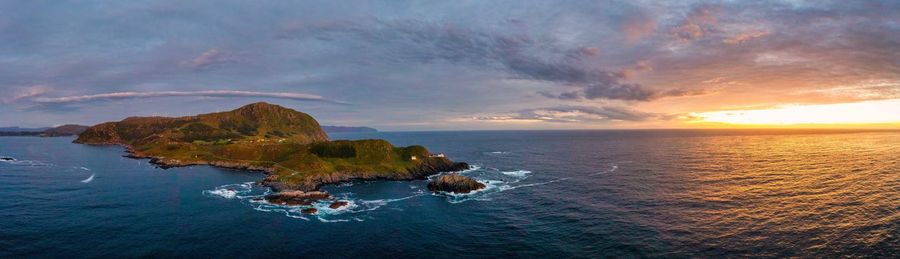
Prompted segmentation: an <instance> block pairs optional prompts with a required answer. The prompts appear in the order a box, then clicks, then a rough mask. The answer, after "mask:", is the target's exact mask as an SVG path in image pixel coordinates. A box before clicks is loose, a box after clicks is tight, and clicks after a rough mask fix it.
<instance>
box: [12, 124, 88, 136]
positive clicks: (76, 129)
mask: <svg viewBox="0 0 900 259" xmlns="http://www.w3.org/2000/svg"><path fill="white" fill-rule="evenodd" d="M87 128H88V126H83V125H75V124H66V125H62V126H59V127H53V128H20V127H4V128H0V136H33V137H64V136H74V135H78V134H81V132H84V130H86V129H87Z"/></svg>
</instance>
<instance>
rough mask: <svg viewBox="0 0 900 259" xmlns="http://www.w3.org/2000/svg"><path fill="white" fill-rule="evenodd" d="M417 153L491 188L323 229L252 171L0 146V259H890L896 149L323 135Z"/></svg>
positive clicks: (667, 136)
mask: <svg viewBox="0 0 900 259" xmlns="http://www.w3.org/2000/svg"><path fill="white" fill-rule="evenodd" d="M331 138H332V139H367V138H382V139H387V140H389V141H390V142H392V143H393V144H395V145H413V144H421V145H424V146H426V147H428V148H429V149H430V150H431V151H432V152H435V153H437V152H440V153H444V154H446V156H447V157H449V158H451V159H453V160H455V161H464V162H468V163H469V164H471V165H473V168H472V169H470V170H466V171H462V172H459V173H461V174H463V175H466V176H469V177H472V178H474V179H476V180H478V181H480V182H482V183H484V184H485V185H486V186H487V188H486V189H484V190H481V191H478V192H475V193H471V194H468V195H445V194H433V193H431V192H429V191H428V190H427V188H426V184H427V180H418V181H358V182H350V183H344V184H340V185H330V186H325V187H324V188H323V189H324V190H326V191H328V192H330V193H332V194H333V195H335V196H336V197H338V198H340V199H342V200H346V201H348V202H349V205H348V206H346V207H343V208H339V209H330V208H328V206H327V205H328V204H316V205H315V206H316V207H318V209H319V213H318V214H317V215H305V214H302V213H300V211H299V210H300V208H298V207H289V206H275V205H271V204H266V203H265V202H260V201H258V200H255V199H254V198H257V197H260V196H261V195H264V194H266V193H268V192H270V191H269V190H268V189H267V188H264V187H262V186H259V185H257V184H255V182H256V181H259V180H261V179H262V178H263V174H262V173H259V172H248V171H240V170H229V169H220V168H214V167H208V166H194V167H184V168H173V169H167V170H163V169H159V168H157V167H154V166H153V165H151V164H149V163H148V162H147V160H135V159H129V158H125V157H122V155H124V154H125V153H124V150H123V149H122V148H121V147H118V146H88V145H79V144H73V143H71V142H72V140H73V139H72V138H67V137H62V138H39V137H2V138H0V156H3V157H7V158H8V159H6V160H3V161H0V258H100V257H103V258H123V257H125V258H132V257H154V258H159V257H162V258H169V257H192V258H196V257H200V258H207V257H229V258H236V257H250V258H268V257H302V258H348V257H350V258H385V257H387V258H470V257H472V258H486V257H492V258H547V257H552V258H746V257H754V258H770V257H779V258H781V257H801V258H841V257H864V258H897V256H898V255H900V132H896V131H852V130H596V131H455V132H378V133H342V134H332V135H331Z"/></svg>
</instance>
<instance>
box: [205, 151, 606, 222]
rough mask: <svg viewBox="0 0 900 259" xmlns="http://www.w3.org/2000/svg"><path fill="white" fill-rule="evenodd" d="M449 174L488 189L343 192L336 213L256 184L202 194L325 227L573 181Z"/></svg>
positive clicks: (474, 169)
mask: <svg viewBox="0 0 900 259" xmlns="http://www.w3.org/2000/svg"><path fill="white" fill-rule="evenodd" d="M618 168H619V167H618V166H617V165H615V164H613V165H611V167H610V168H609V169H607V170H604V171H602V172H598V173H595V174H592V175H597V174H605V173H611V172H615V171H616V170H618ZM450 173H458V174H464V175H466V176H469V177H472V178H473V179H475V180H476V181H478V182H480V183H482V184H484V185H485V188H483V189H481V190H477V191H473V192H470V193H446V192H437V193H433V192H430V191H427V190H425V188H421V186H420V185H417V184H410V185H409V188H410V189H409V190H410V191H411V193H410V194H409V195H407V196H403V197H399V198H384V199H362V198H358V197H356V195H355V194H354V193H352V192H342V193H335V194H334V196H335V200H338V201H345V202H347V205H345V206H342V207H340V208H337V209H332V208H331V207H330V205H331V203H332V202H333V201H334V200H322V201H318V202H314V203H313V204H311V205H296V206H293V205H280V204H272V203H269V202H268V201H266V200H265V199H264V196H265V195H267V194H270V193H271V192H272V191H271V189H269V188H257V187H255V185H254V184H253V182H247V183H241V184H228V185H222V186H219V187H216V188H214V189H212V190H207V191H203V193H204V194H205V195H209V196H216V197H222V198H225V199H238V200H241V201H242V202H246V203H248V204H250V205H251V206H252V207H253V209H254V210H257V211H262V212H269V213H284V214H285V216H287V217H291V218H297V219H303V220H307V221H308V220H311V219H313V218H314V219H317V220H318V221H319V222H323V223H338V222H354V221H356V222H360V221H365V220H364V218H367V217H370V216H368V213H370V212H372V211H376V210H379V209H381V208H383V207H385V206H387V205H388V204H390V203H394V202H400V201H405V200H410V199H415V198H417V197H421V196H426V195H429V194H430V195H433V196H439V197H444V198H446V200H447V202H449V203H454V204H455V203H462V202H466V201H472V200H478V201H489V200H491V196H492V195H494V194H496V193H501V192H505V191H509V190H515V189H520V188H528V187H535V186H541V185H547V184H552V183H556V182H561V181H567V180H570V179H573V178H572V177H564V178H557V179H551V180H546V181H541V182H534V183H525V184H522V183H521V182H523V181H525V180H526V179H528V178H529V177H530V176H532V175H533V174H534V173H533V172H532V171H529V170H510V171H504V170H500V169H497V168H487V169H484V168H482V167H481V166H479V165H472V166H471V168H470V169H467V170H462V171H458V172H450ZM444 174H449V173H442V174H438V175H433V176H430V177H428V179H430V180H433V179H434V178H435V177H438V176H440V175H444ZM351 186H353V184H352V183H344V184H340V185H338V187H351ZM310 208H315V209H316V213H315V214H304V213H303V210H304V209H310Z"/></svg>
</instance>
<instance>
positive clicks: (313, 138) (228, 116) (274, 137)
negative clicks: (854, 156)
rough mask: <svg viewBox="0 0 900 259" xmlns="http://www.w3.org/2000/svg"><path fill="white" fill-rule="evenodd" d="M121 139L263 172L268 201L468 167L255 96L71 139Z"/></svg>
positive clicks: (178, 159)
mask: <svg viewBox="0 0 900 259" xmlns="http://www.w3.org/2000/svg"><path fill="white" fill-rule="evenodd" d="M74 142H75V143H80V144H93V145H121V146H124V147H125V148H126V150H127V152H128V153H130V155H128V157H132V158H149V159H150V162H151V163H153V164H156V165H158V166H160V167H161V168H169V167H178V166H192V165H212V166H218V167H225V168H236V169H248V170H257V171H264V172H266V174H267V176H266V177H265V179H264V180H262V181H261V182H260V183H261V184H263V185H265V186H268V187H271V188H272V189H273V190H274V191H275V192H276V193H275V194H272V195H270V196H268V197H267V198H266V199H267V200H269V202H274V203H284V204H294V205H296V204H300V205H303V204H307V203H309V202H310V201H311V200H318V199H327V198H329V197H330V196H329V195H328V194H327V193H324V192H319V191H318V189H319V187H320V186H321V185H323V184H334V183H340V182H345V181H352V180H380V179H381V180H385V179H386V180H414V179H425V177H426V176H430V175H434V174H438V173H441V172H451V171H459V170H464V169H468V168H469V165H468V164H466V163H456V162H453V161H451V160H449V159H447V158H445V157H444V156H443V155H433V154H432V153H431V152H429V151H428V149H426V148H425V147H423V146H419V145H414V146H408V147H395V146H393V145H392V144H391V143H389V142H388V141H386V140H381V139H367V140H353V141H348V140H339V141H330V140H329V139H328V136H327V134H326V133H325V131H324V130H323V128H322V127H320V126H319V123H318V122H317V121H316V120H315V119H314V118H313V117H311V116H309V115H308V114H306V113H302V112H299V111H295V110H292V109H288V108H285V107H282V106H278V105H274V104H268V103H263V102H260V103H253V104H249V105H246V106H243V107H241V108H238V109H235V110H232V111H227V112H219V113H209V114H200V115H196V116H187V117H177V118H170V117H129V118H126V119H124V120H122V121H118V122H107V123H102V124H99V125H95V126H93V127H90V128H88V129H87V130H85V131H84V132H82V133H81V134H79V135H78V138H77V139H76V140H75V141H74Z"/></svg>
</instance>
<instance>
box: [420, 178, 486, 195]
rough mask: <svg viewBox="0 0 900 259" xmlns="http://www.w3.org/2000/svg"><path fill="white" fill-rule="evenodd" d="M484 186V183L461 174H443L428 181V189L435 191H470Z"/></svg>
mask: <svg viewBox="0 0 900 259" xmlns="http://www.w3.org/2000/svg"><path fill="white" fill-rule="evenodd" d="M484 187H486V186H485V185H484V184H483V183H479V182H478V181H475V180H474V179H472V178H469V177H465V176H462V175H459V174H448V175H442V176H440V177H438V178H437V179H434V181H431V182H430V183H428V190H430V191H433V192H450V193H470V192H472V191H477V190H480V189H484Z"/></svg>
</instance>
